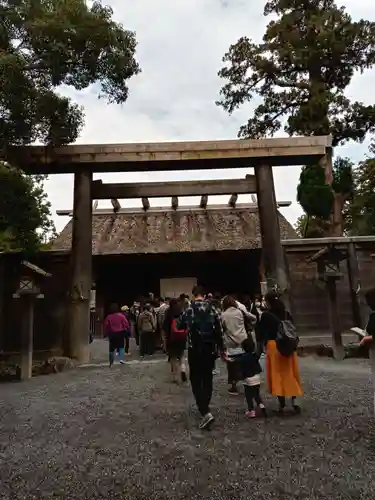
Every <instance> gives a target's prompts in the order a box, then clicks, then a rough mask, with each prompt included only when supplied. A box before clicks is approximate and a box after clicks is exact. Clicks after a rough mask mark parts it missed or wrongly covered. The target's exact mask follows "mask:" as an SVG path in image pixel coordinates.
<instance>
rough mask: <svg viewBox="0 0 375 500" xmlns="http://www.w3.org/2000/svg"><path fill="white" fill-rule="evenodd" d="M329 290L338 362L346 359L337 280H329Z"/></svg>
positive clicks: (334, 351)
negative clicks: (338, 305) (338, 303)
mask: <svg viewBox="0 0 375 500" xmlns="http://www.w3.org/2000/svg"><path fill="white" fill-rule="evenodd" d="M327 290H328V296H329V316H330V323H331V330H332V348H333V357H334V359H336V360H337V361H342V360H343V359H344V358H345V349H344V346H343V345H342V336H341V324H340V316H339V312H338V308H337V289H336V281H335V279H332V278H328V281H327Z"/></svg>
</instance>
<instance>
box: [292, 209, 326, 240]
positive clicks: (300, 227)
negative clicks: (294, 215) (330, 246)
mask: <svg viewBox="0 0 375 500" xmlns="http://www.w3.org/2000/svg"><path fill="white" fill-rule="evenodd" d="M328 225H329V223H328V222H327V221H326V220H324V219H322V218H320V217H309V216H308V215H306V214H303V215H301V216H300V217H298V219H297V222H296V223H295V225H294V228H295V230H296V233H297V234H298V236H299V237H300V238H322V237H323V236H324V234H325V233H326V232H327V227H328Z"/></svg>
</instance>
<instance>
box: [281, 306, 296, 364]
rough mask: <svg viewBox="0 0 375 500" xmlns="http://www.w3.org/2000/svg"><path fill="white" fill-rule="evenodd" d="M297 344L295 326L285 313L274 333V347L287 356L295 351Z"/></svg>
mask: <svg viewBox="0 0 375 500" xmlns="http://www.w3.org/2000/svg"><path fill="white" fill-rule="evenodd" d="M298 344H299V337H298V335H297V328H296V326H295V324H294V323H293V321H292V320H291V319H289V318H288V314H287V313H285V319H283V320H280V321H279V327H278V330H277V335H276V347H277V350H278V351H279V353H280V354H281V355H282V356H285V357H289V356H291V355H292V354H293V353H294V352H296V350H297V347H298Z"/></svg>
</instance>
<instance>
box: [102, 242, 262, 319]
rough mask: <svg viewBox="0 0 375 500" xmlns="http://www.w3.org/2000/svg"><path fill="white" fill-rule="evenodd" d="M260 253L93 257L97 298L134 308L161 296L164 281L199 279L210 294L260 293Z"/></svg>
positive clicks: (239, 251)
mask: <svg viewBox="0 0 375 500" xmlns="http://www.w3.org/2000/svg"><path fill="white" fill-rule="evenodd" d="M260 257H261V251H260V250H259V249H256V250H237V251H221V252H218V251H217V252H189V253H184V252H181V253H170V254H147V255H108V256H95V257H94V271H95V277H96V278H95V280H96V289H97V298H98V299H99V297H100V299H101V302H102V304H103V306H104V309H105V311H106V310H107V308H108V306H109V304H110V303H111V302H117V303H119V304H127V305H131V304H132V303H133V302H134V300H136V299H138V298H140V297H142V296H146V295H147V294H148V293H149V292H152V293H154V295H155V296H156V297H158V296H159V295H160V279H161V278H178V277H181V278H182V277H196V278H197V281H198V283H199V284H201V285H203V286H204V288H205V289H206V291H207V292H212V293H215V292H216V293H220V294H221V295H225V294H227V293H234V294H236V295H238V296H244V295H251V294H254V293H259V289H260V286H259V281H260V278H259V265H260Z"/></svg>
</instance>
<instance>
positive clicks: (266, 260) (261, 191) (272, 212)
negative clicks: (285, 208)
mask: <svg viewBox="0 0 375 500" xmlns="http://www.w3.org/2000/svg"><path fill="white" fill-rule="evenodd" d="M255 177H256V185H257V197H258V210H259V220H260V230H261V235H262V259H263V265H264V271H265V276H266V281H267V290H268V291H270V290H278V291H280V292H281V293H282V294H284V293H286V294H287V293H288V289H289V287H288V274H287V270H286V262H285V258H284V250H283V247H282V245H281V238H280V224H279V216H278V211H277V203H276V194H275V185H274V181H273V173H272V166H271V165H267V164H263V165H257V166H256V167H255ZM286 299H287V296H286ZM287 302H288V300H287Z"/></svg>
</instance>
